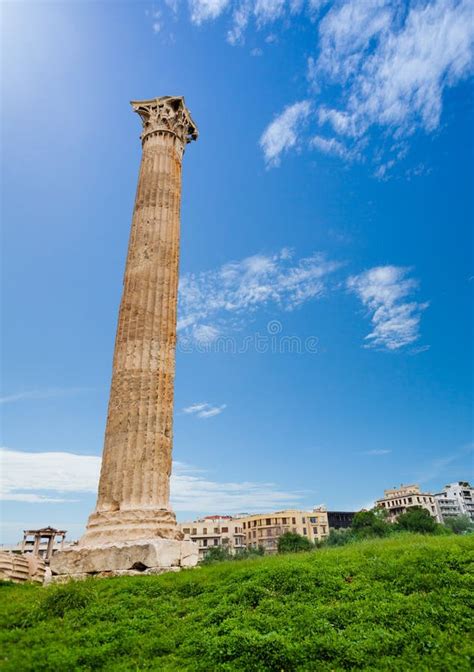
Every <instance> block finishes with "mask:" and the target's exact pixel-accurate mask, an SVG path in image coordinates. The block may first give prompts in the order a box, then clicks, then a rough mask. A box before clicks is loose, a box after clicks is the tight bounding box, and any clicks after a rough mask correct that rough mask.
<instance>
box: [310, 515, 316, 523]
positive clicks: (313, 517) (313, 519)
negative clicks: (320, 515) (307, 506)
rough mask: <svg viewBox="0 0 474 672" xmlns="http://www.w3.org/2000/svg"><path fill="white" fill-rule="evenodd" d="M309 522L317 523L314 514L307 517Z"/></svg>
mask: <svg viewBox="0 0 474 672" xmlns="http://www.w3.org/2000/svg"><path fill="white" fill-rule="evenodd" d="M309 522H310V523H317V522H318V519H317V518H316V516H311V518H310V519H309Z"/></svg>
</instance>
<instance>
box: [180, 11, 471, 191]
mask: <svg viewBox="0 0 474 672" xmlns="http://www.w3.org/2000/svg"><path fill="white" fill-rule="evenodd" d="M327 5H329V9H328V11H326V13H325V15H324V16H323V17H322V18H321V19H320V20H319V24H317V25H318V28H317V40H316V46H315V51H314V54H312V55H310V56H309V58H308V59H307V75H308V79H309V80H310V92H311V93H312V94H314V93H315V92H317V94H318V99H319V100H320V99H321V98H322V97H323V95H322V94H324V93H325V91H326V90H328V91H329V92H330V96H331V100H334V101H335V103H334V104H333V105H332V106H329V107H328V106H327V105H325V104H321V103H320V104H319V110H318V115H317V118H318V120H319V124H320V125H324V124H329V125H330V126H331V127H332V129H333V130H334V131H335V133H336V134H338V135H339V136H341V137H344V138H346V139H349V140H352V141H353V142H355V143H357V142H358V141H359V140H360V139H361V138H365V137H367V136H369V137H370V138H372V139H374V138H373V134H374V132H375V131H378V132H379V137H378V138H375V144H378V145H380V137H381V136H382V135H383V137H384V138H385V139H386V138H387V137H390V136H393V137H398V138H399V137H409V136H410V135H411V134H412V133H413V132H414V131H415V130H416V129H423V130H424V131H426V132H428V133H430V132H432V131H433V130H435V129H436V128H438V127H439V124H440V118H441V112H442V107H443V95H444V93H445V91H446V89H448V88H449V87H452V86H455V85H456V84H458V83H459V82H460V81H461V80H463V79H465V78H466V77H468V76H469V75H471V74H472V72H473V64H474V58H473V52H474V50H473V45H474V20H473V5H472V0H407V2H401V1H394V0H334V2H332V3H329V2H328V0H235V2H230V0H190V7H191V19H192V21H193V22H194V23H198V24H199V23H201V22H203V21H207V20H212V19H216V18H218V17H220V16H221V15H222V14H223V13H224V11H225V10H227V9H229V10H230V9H232V13H231V19H230V20H231V24H230V28H228V31H227V40H228V42H230V43H231V44H233V45H237V44H243V43H244V42H245V33H246V31H247V30H248V28H249V26H250V25H251V24H252V23H253V24H254V25H255V27H256V29H257V30H262V29H263V28H265V27H266V26H269V25H271V26H272V34H271V35H268V36H267V37H266V41H267V42H269V41H270V40H272V41H277V40H278V28H279V27H281V28H283V29H286V28H287V27H288V26H289V25H291V23H292V21H294V19H295V17H298V19H299V20H300V21H305V20H306V21H309V22H310V23H311V25H316V18H317V17H318V15H319V13H320V10H321V9H322V8H323V7H325V6H327ZM229 14H230V12H229ZM255 49H258V46H257V47H255ZM313 105H314V107H316V101H314V103H313ZM298 106H299V107H298ZM301 106H303V107H301ZM309 106H310V101H308V100H305V101H303V102H302V103H296V104H294V105H290V106H289V107H287V108H286V109H285V111H284V112H283V114H281V115H280V116H279V117H277V119H275V120H274V121H273V122H272V123H271V124H270V125H269V126H268V128H267V129H266V131H265V132H264V134H263V136H262V138H261V145H262V149H263V150H264V155H265V161H266V163H267V165H278V163H279V161H280V158H281V155H282V153H283V152H284V151H288V150H290V149H293V148H295V147H297V146H298V145H299V144H300V143H301V142H302V139H303V138H302V133H303V130H304V124H303V122H304V121H305V120H306V118H307V117H308V114H309ZM315 120H316V118H315ZM380 131H382V133H381V134H380ZM339 139H340V138H339ZM312 144H313V147H317V148H318V149H320V150H321V151H323V152H324V151H326V153H327V145H326V144H325V143H320V144H319V145H318V143H312ZM366 144H367V146H369V143H366ZM332 147H333V148H336V147H337V146H336V145H334V144H333V145H332ZM351 149H352V148H351V147H348V148H347V151H346V152H342V151H339V152H338V153H337V155H338V156H339V157H340V158H341V159H343V160H347V159H349V160H352V159H353V158H354V154H353V152H352V151H351ZM377 149H379V148H376V149H375V151H374V160H375V162H376V165H377V170H376V171H375V175H376V176H378V177H381V178H383V179H385V178H386V177H387V174H388V170H389V168H391V167H392V166H393V165H394V164H395V163H397V162H398V161H400V160H401V158H400V156H399V154H398V152H396V151H395V152H393V151H392V149H388V150H386V152H385V153H386V154H388V157H385V158H379V160H377V158H376V154H377ZM334 153H335V154H336V152H334ZM392 154H394V156H392ZM390 162H393V163H390ZM379 164H380V165H379Z"/></svg>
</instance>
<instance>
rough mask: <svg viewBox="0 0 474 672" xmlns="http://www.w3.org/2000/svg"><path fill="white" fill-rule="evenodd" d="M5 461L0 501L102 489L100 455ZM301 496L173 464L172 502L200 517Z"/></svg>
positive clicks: (7, 456)
mask: <svg viewBox="0 0 474 672" xmlns="http://www.w3.org/2000/svg"><path fill="white" fill-rule="evenodd" d="M0 459H1V461H2V465H3V469H2V483H1V499H4V500H10V501H22V502H31V503H38V504H39V503H47V502H49V503H62V502H67V501H71V500H70V499H67V498H64V497H63V495H64V493H77V494H85V493H94V494H95V493H96V492H97V484H98V480H99V472H100V462H101V460H100V458H99V457H96V456H92V455H77V454H74V453H66V452H58V453H53V452H46V453H30V452H20V451H15V450H7V449H1V451H0ZM45 493H47V494H45ZM52 493H53V494H52ZM54 493H58V496H57V497H55V496H54ZM302 498H303V494H302V493H300V492H292V491H287V490H282V489H280V488H279V487H278V486H277V485H275V484H274V483H267V482H255V481H242V482H235V481H230V482H227V481H223V482H221V481H215V480H211V479H210V478H207V477H206V475H205V472H203V471H202V470H200V469H198V468H196V467H194V466H190V465H187V464H184V463H182V462H173V474H172V476H171V500H172V505H173V508H174V510H175V511H186V512H188V513H194V514H196V515H201V514H208V513H237V512H240V511H262V510H271V509H273V508H275V507H283V506H290V505H293V506H294V505H296V504H297V503H298V502H299V501H300V500H301V499H302ZM87 513H88V512H84V515H86V514H87Z"/></svg>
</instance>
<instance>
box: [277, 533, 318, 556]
mask: <svg viewBox="0 0 474 672" xmlns="http://www.w3.org/2000/svg"><path fill="white" fill-rule="evenodd" d="M312 548H314V545H313V544H312V543H311V542H310V540H309V539H307V538H306V537H303V536H302V535H301V534H297V533H296V532H285V534H282V535H281V537H279V539H278V553H298V552H300V551H310V550H311V549H312Z"/></svg>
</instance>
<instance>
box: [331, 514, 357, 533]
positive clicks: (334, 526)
mask: <svg viewBox="0 0 474 672" xmlns="http://www.w3.org/2000/svg"><path fill="white" fill-rule="evenodd" d="M354 516H355V511H328V523H329V529H330V530H344V529H347V528H348V527H351V526H352V521H353V520H354Z"/></svg>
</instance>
